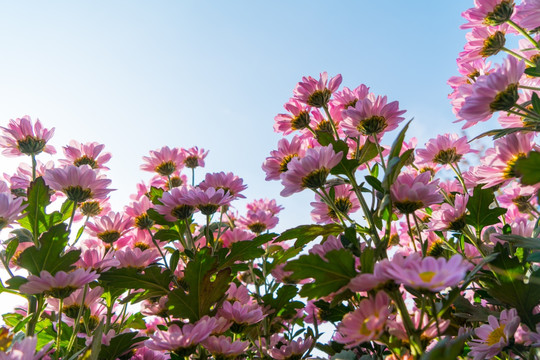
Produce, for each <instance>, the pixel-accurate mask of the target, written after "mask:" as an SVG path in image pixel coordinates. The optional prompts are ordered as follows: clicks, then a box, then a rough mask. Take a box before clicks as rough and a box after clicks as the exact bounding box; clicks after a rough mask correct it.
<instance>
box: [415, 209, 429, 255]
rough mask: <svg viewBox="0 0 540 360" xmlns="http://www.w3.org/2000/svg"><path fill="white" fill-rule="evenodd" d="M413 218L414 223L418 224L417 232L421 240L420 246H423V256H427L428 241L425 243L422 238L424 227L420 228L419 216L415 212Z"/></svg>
mask: <svg viewBox="0 0 540 360" xmlns="http://www.w3.org/2000/svg"><path fill="white" fill-rule="evenodd" d="M412 214H413V220H414V225H415V226H416V232H417V233H418V240H419V241H420V246H422V257H426V255H427V245H428V243H427V241H426V242H425V243H424V240H423V239H422V229H420V224H419V223H418V217H417V216H416V214H415V213H414V212H413V213H412Z"/></svg>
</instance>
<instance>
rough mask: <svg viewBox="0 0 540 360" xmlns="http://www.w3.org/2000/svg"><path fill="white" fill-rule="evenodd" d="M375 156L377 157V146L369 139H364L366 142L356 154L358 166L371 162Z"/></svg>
mask: <svg viewBox="0 0 540 360" xmlns="http://www.w3.org/2000/svg"><path fill="white" fill-rule="evenodd" d="M377 155H379V152H378V151H377V145H375V143H373V142H371V141H369V139H366V142H365V143H364V145H362V147H361V148H360V152H359V154H358V159H357V160H358V164H359V165H362V164H365V163H367V162H368V161H370V160H373V159H374V158H375V157H377Z"/></svg>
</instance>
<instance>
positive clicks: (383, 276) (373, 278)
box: [348, 259, 393, 292]
mask: <svg viewBox="0 0 540 360" xmlns="http://www.w3.org/2000/svg"><path fill="white" fill-rule="evenodd" d="M390 267H391V262H390V261H389V260H388V259H383V260H381V261H379V262H377V263H375V266H374V268H373V274H370V273H362V274H358V275H357V276H356V277H354V278H352V279H351V281H350V282H349V285H348V286H349V289H350V290H351V291H355V292H359V291H370V290H373V289H375V288H376V287H377V286H379V285H381V284H384V283H385V282H387V281H389V280H393V276H392V275H391V274H390V273H389V271H388V269H389V268H390Z"/></svg>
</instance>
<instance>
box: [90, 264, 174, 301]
mask: <svg viewBox="0 0 540 360" xmlns="http://www.w3.org/2000/svg"><path fill="white" fill-rule="evenodd" d="M99 280H100V282H102V283H104V284H105V285H107V286H108V287H113V288H119V289H145V290H147V296H148V297H155V296H163V295H166V294H167V293H168V292H169V284H170V282H171V272H170V271H169V270H166V269H165V270H164V269H163V268H161V267H159V266H149V267H147V268H145V269H144V273H141V271H140V270H139V269H135V268H131V267H129V268H119V269H116V268H114V269H111V270H109V271H106V272H104V273H102V274H101V276H100V277H99Z"/></svg>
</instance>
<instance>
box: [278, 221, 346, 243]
mask: <svg viewBox="0 0 540 360" xmlns="http://www.w3.org/2000/svg"><path fill="white" fill-rule="evenodd" d="M343 230H344V229H343V226H341V225H339V224H328V225H300V226H298V227H295V228H292V229H289V230H286V231H284V232H283V233H282V234H281V235H280V236H279V237H278V238H277V239H276V240H275V241H276V242H279V241H285V240H292V239H297V240H296V242H295V243H294V247H296V248H298V247H303V246H304V245H306V244H307V243H309V242H310V241H312V240H315V239H316V238H317V237H319V236H322V237H323V238H326V237H328V236H330V235H334V236H336V235H339V234H341V233H342V232H343Z"/></svg>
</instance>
